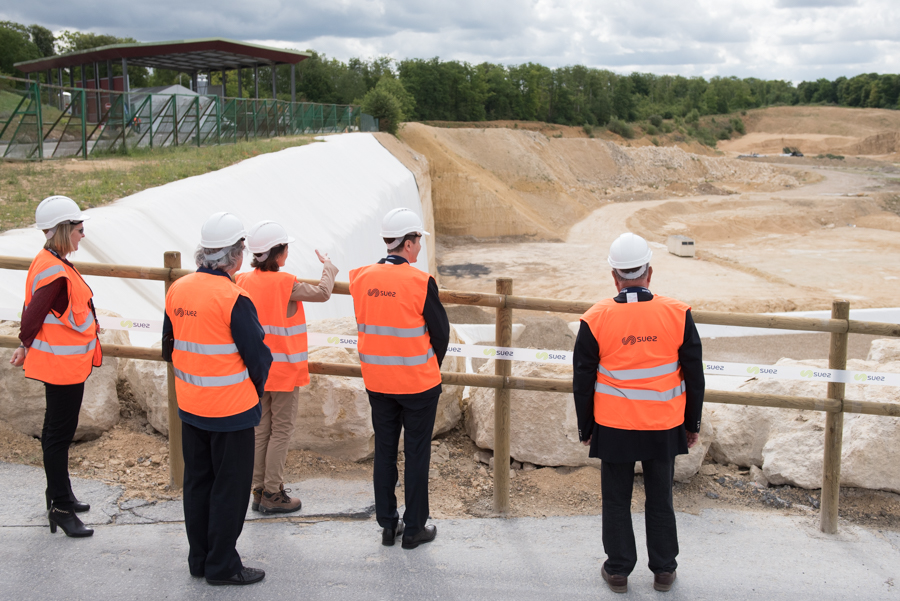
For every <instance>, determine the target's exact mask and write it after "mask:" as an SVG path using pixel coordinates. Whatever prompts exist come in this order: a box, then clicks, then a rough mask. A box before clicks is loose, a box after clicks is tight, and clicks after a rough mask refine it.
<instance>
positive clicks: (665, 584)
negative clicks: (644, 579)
mask: <svg viewBox="0 0 900 601" xmlns="http://www.w3.org/2000/svg"><path fill="white" fill-rule="evenodd" d="M674 582H675V572H660V573H659V574H654V575H653V588H655V589H656V590H658V591H662V592H666V591H668V590H670V589H671V588H672V583H674Z"/></svg>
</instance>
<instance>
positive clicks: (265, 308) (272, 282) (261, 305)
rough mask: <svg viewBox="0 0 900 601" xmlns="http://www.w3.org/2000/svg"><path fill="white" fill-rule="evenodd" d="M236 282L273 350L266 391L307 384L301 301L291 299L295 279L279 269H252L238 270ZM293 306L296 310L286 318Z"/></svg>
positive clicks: (304, 317)
mask: <svg viewBox="0 0 900 601" xmlns="http://www.w3.org/2000/svg"><path fill="white" fill-rule="evenodd" d="M235 281H236V282H237V284H238V286H240V287H242V288H243V289H244V290H246V291H247V294H249V295H250V298H251V299H252V300H253V304H254V305H255V306H256V312H257V315H259V321H260V324H261V325H262V329H263V331H264V332H265V333H266V338H265V342H266V346H268V347H269V350H270V351H271V353H272V365H271V366H270V367H269V377H268V379H267V380H266V390H268V391H270V392H290V391H292V390H294V389H295V388H296V387H298V386H306V385H307V384H309V368H308V367H307V360H308V353H307V336H306V315H305V313H304V311H303V303H302V302H300V301H292V300H291V294H292V293H293V289H294V284H295V283H296V282H297V278H295V277H294V276H293V275H291V274H290V273H285V272H281V271H261V270H260V269H254V270H253V271H251V272H249V273H239V274H238V275H237V276H235ZM292 306H296V313H294V314H293V315H291V316H290V317H288V316H287V314H288V312H289V311H290V309H291V307H292Z"/></svg>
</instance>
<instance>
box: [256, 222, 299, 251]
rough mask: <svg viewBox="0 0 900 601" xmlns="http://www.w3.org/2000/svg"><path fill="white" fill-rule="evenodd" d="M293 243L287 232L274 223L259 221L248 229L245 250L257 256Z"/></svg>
mask: <svg viewBox="0 0 900 601" xmlns="http://www.w3.org/2000/svg"><path fill="white" fill-rule="evenodd" d="M293 241H294V239H293V238H291V237H290V236H288V234H287V231H285V229H284V228H283V227H281V226H280V225H278V224H277V223H275V222H274V221H260V222H259V223H257V224H256V225H254V226H253V227H251V228H250V233H249V235H248V236H247V248H249V249H250V252H252V253H253V254H259V253H264V252H266V251H267V250H269V249H270V248H272V247H274V246H278V245H279V244H290V243H291V242H293Z"/></svg>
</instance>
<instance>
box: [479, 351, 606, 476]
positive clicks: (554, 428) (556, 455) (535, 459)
mask: <svg viewBox="0 0 900 601" xmlns="http://www.w3.org/2000/svg"><path fill="white" fill-rule="evenodd" d="M479 373H481V374H488V375H490V374H493V373H494V361H488V362H487V363H485V364H484V365H483V366H482V367H481V369H480V370H479ZM512 375H513V376H519V377H530V378H554V379H571V377H572V367H571V366H570V365H554V364H543V363H528V362H524V361H515V362H513V367H512ZM465 423H466V432H467V433H468V435H469V437H470V438H471V439H472V440H473V441H474V442H475V444H476V445H478V446H479V447H481V448H482V449H492V450H493V448H494V389H493V388H473V389H472V392H471V394H470V396H469V404H468V407H467V410H466V422H465ZM510 425H511V426H510V427H511V429H510V456H511V457H512V458H513V459H515V460H516V461H520V462H526V461H527V462H529V463H535V464H537V465H552V466H562V465H566V466H582V465H594V466H599V465H600V460H599V459H591V458H589V457H588V448H587V447H585V446H584V445H583V444H581V442H579V440H578V420H577V419H576V416H575V404H574V403H573V402H572V395H571V394H569V393H553V392H536V391H531V390H512V391H510Z"/></svg>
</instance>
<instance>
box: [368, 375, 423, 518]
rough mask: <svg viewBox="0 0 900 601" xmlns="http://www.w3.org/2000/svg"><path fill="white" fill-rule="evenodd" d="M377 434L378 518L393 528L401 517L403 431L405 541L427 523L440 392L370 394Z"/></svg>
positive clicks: (375, 475)
mask: <svg viewBox="0 0 900 601" xmlns="http://www.w3.org/2000/svg"><path fill="white" fill-rule="evenodd" d="M367 392H368V393H369V404H370V405H371V406H372V427H373V428H374V430H375V470H374V474H373V480H374V483H375V517H376V518H377V520H378V525H379V526H381V527H382V528H394V527H395V526H396V525H397V521H398V520H399V519H400V516H399V514H398V513H397V495H396V494H395V492H394V489H395V486H396V484H397V452H398V448H399V445H400V428H401V426H402V427H403V430H404V433H403V452H404V453H405V454H406V469H405V471H404V474H403V486H404V491H405V493H406V511H405V512H404V513H403V523H404V524H405V531H404V536H413V535H415V534H417V533H418V532H419V530H422V529H423V528H424V527H425V522H426V521H427V520H428V515H429V510H428V467H429V464H430V463H431V433H432V432H433V431H434V418H435V415H436V414H437V405H438V398H439V397H440V396H441V395H440V393H437V394H434V395H428V396H413V395H406V394H401V395H392V394H382V393H380V392H372V391H371V390H369V391H367Z"/></svg>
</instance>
